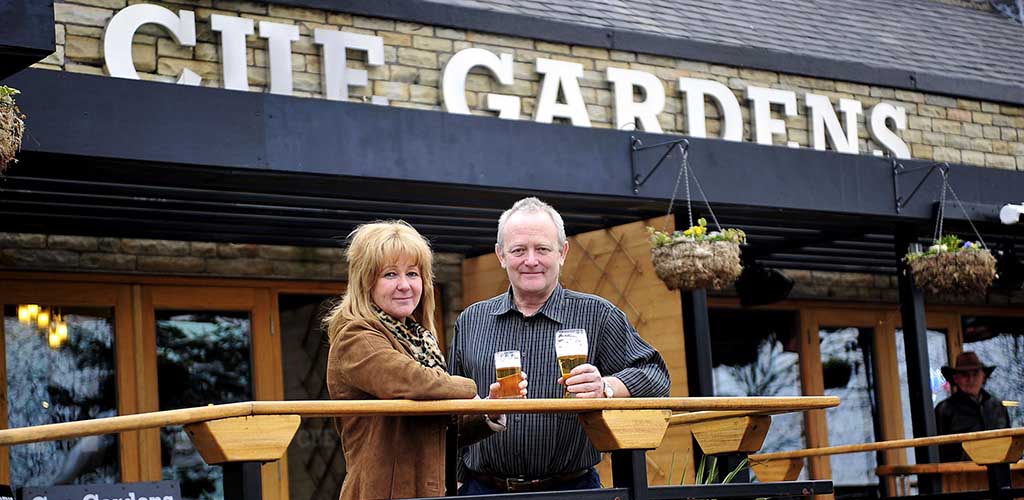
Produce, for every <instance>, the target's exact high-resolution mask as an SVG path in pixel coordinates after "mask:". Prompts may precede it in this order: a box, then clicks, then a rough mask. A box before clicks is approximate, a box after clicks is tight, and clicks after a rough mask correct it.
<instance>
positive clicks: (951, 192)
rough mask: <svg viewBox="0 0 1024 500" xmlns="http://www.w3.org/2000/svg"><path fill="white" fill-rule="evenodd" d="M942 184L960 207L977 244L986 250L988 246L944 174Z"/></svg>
mask: <svg viewBox="0 0 1024 500" xmlns="http://www.w3.org/2000/svg"><path fill="white" fill-rule="evenodd" d="M942 182H943V183H944V184H945V185H946V187H945V189H948V190H949V194H951V195H953V199H954V200H956V204H957V206H958V207H960V211H961V212H963V214H964V218H965V219H967V223H968V224H970V226H971V230H972V231H974V235H975V236H977V237H978V243H981V248H984V249H985V250H988V245H986V244H985V239H984V238H982V237H981V233H979V232H978V228H977V227H975V226H974V221H972V220H971V217H970V216H969V215H967V209H966V208H965V207H964V204H963V202H962V201H960V197H959V196H957V195H956V191H954V190H953V185H952V184H950V183H949V181H948V180H947V178H946V175H945V174H943V176H942ZM945 189H944V190H943V194H945ZM944 203H945V200H943V204H944Z"/></svg>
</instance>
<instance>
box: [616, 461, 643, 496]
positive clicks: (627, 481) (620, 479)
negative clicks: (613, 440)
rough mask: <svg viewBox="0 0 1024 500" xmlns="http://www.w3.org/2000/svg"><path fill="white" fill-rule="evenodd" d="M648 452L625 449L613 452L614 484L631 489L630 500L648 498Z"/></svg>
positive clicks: (617, 486)
mask: <svg viewBox="0 0 1024 500" xmlns="http://www.w3.org/2000/svg"><path fill="white" fill-rule="evenodd" d="M646 457H647V452H646V451H644V450H625V451H613V452H612V484H613V486H614V487H615V488H625V489H626V490H627V491H629V500H647V499H648V491H647V459H646Z"/></svg>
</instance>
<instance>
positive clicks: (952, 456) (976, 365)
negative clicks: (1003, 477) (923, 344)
mask: <svg viewBox="0 0 1024 500" xmlns="http://www.w3.org/2000/svg"><path fill="white" fill-rule="evenodd" d="M995 369H996V367H994V366H986V365H984V364H983V363H982V362H981V359H979V358H978V355H977V354H975V353H973V352H969V351H968V352H963V353H960V355H959V356H957V357H956V362H955V363H953V366H952V367H949V366H943V367H942V376H944V377H946V380H947V381H949V384H950V387H951V388H952V390H953V395H951V396H950V397H948V398H946V399H944V400H942V401H941V402H939V404H938V405H937V406H936V407H935V423H936V424H937V426H938V431H939V434H957V433H961V432H975V431H987V430H991V429H1003V428H1006V427H1009V426H1010V425H1009V422H1010V416H1009V413H1008V412H1007V411H1006V407H1005V406H1003V401H1002V400H1001V399H999V398H996V397H994V396H992V395H991V394H989V393H988V392H987V391H986V390H985V389H983V388H982V387H983V386H984V385H985V382H986V381H988V378H989V376H991V375H992V371H993V370H995ZM939 460H940V461H942V462H961V461H969V460H970V458H968V456H967V454H966V453H965V452H964V450H963V447H962V446H961V445H960V444H959V443H954V444H948V445H942V446H940V447H939Z"/></svg>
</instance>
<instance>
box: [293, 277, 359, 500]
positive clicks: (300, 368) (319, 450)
mask: <svg viewBox="0 0 1024 500" xmlns="http://www.w3.org/2000/svg"><path fill="white" fill-rule="evenodd" d="M332 302H333V297H328V296H323V295H298V294H296V295H291V294H288V295H285V294H282V295H280V296H279V297H278V304H279V307H280V315H279V317H280V318H281V353H282V357H283V358H284V397H285V399H291V400H304V399H305V400H308V399H330V397H329V396H328V394H327V380H326V377H327V351H328V348H329V344H328V343H327V331H326V330H324V328H323V327H322V325H321V319H322V318H323V316H324V314H325V313H326V312H327V311H328V310H329V307H330V305H331V304H332ZM341 450H342V449H341V439H340V438H339V437H338V433H337V431H335V430H334V425H333V423H332V420H331V419H327V418H305V419H302V424H301V425H300V426H299V431H298V432H297V433H296V434H295V439H292V442H291V444H290V445H288V492H289V494H290V495H291V498H303V499H309V500H337V498H338V494H339V493H340V492H341V483H342V481H343V480H344V479H345V457H344V455H343V454H342V451H341Z"/></svg>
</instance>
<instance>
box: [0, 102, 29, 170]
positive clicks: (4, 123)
mask: <svg viewBox="0 0 1024 500" xmlns="http://www.w3.org/2000/svg"><path fill="white" fill-rule="evenodd" d="M20 93H21V92H19V91H18V89H14V88H11V87H8V86H6V85H0V173H3V171H4V170H6V169H7V167H8V166H9V165H10V164H11V163H13V162H14V161H16V160H15V159H14V155H15V154H17V153H18V151H19V150H21V137H22V134H24V132H25V122H24V121H23V119H24V116H22V114H21V110H20V109H18V105H17V104H16V103H15V102H14V96H16V95H18V94H20Z"/></svg>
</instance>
